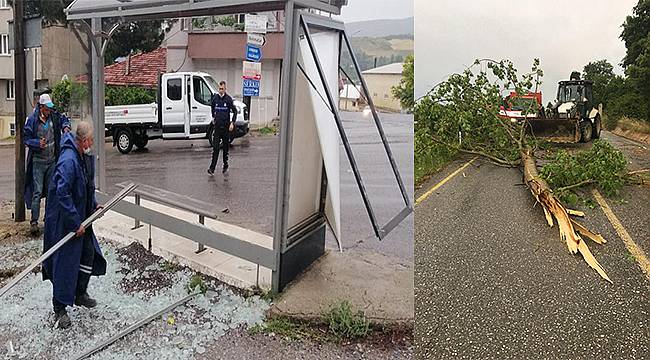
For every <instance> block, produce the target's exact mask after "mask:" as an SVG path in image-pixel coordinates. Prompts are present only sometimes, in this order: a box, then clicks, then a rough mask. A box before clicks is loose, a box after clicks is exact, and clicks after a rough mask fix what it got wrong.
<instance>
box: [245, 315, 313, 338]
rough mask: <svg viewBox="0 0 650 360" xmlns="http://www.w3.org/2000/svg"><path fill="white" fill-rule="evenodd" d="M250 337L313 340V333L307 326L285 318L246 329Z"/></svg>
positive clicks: (271, 320)
mask: <svg viewBox="0 0 650 360" xmlns="http://www.w3.org/2000/svg"><path fill="white" fill-rule="evenodd" d="M248 333H249V334H250V335H255V334H273V335H277V336H280V337H282V338H284V339H286V340H293V341H296V340H305V339H314V338H315V335H314V331H313V330H310V328H309V327H308V325H307V324H304V323H300V322H295V321H292V320H290V319H288V318H285V317H279V318H274V319H270V320H268V321H266V322H265V323H263V324H259V325H255V326H253V327H251V328H249V329H248Z"/></svg>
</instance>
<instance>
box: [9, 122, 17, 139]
mask: <svg viewBox="0 0 650 360" xmlns="http://www.w3.org/2000/svg"><path fill="white" fill-rule="evenodd" d="M9 136H16V124H15V123H11V124H9Z"/></svg>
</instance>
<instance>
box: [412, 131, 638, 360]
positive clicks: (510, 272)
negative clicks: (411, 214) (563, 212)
mask: <svg viewBox="0 0 650 360" xmlns="http://www.w3.org/2000/svg"><path fill="white" fill-rule="evenodd" d="M603 137H604V138H606V139H607V140H609V141H610V142H611V143H612V144H613V145H614V146H616V147H618V148H619V149H621V150H622V151H623V152H624V153H625V154H626V156H627V157H628V159H629V160H630V167H631V168H632V169H639V168H642V167H645V168H647V167H650V150H649V148H650V147H648V146H644V145H641V144H638V143H634V142H632V141H628V140H626V139H623V138H620V137H618V136H614V135H612V134H609V133H603ZM571 146H572V147H587V146H590V145H585V144H581V145H571ZM468 160H469V158H463V159H459V160H457V161H454V162H452V163H451V164H449V165H448V166H447V167H446V168H445V169H443V170H442V171H441V172H440V173H439V174H437V175H436V176H434V177H433V178H432V179H431V180H430V181H429V182H427V183H426V184H424V186H423V187H422V188H421V189H418V191H417V192H416V198H417V197H418V196H420V195H421V194H423V193H425V192H426V191H427V189H430V188H431V187H432V186H434V185H435V184H437V183H439V182H440V181H441V180H442V179H444V178H445V177H447V176H448V175H449V174H450V173H452V172H453V171H454V170H456V169H458V168H459V167H460V166H461V165H463V164H464V163H466V162H467V161H468ZM622 199H623V201H621V200H620V199H607V203H608V204H609V206H610V207H611V208H612V210H613V212H614V213H615V214H616V216H617V217H618V219H619V220H620V221H621V223H622V224H623V226H624V227H625V228H626V229H627V231H628V233H629V235H630V237H631V238H632V239H633V240H634V241H635V243H636V244H638V245H639V246H640V247H641V248H642V249H643V250H644V251H645V253H646V254H650V191H649V188H648V186H647V185H646V186H644V187H642V186H627V187H625V189H624V191H623V193H622ZM583 210H584V211H585V212H586V218H585V219H584V220H582V222H583V223H584V224H586V225H587V227H589V228H590V229H592V230H593V231H596V232H600V233H601V234H602V235H603V236H604V237H605V238H606V239H607V240H608V242H607V244H605V245H603V246H599V245H597V244H594V243H591V242H589V243H588V246H589V248H590V249H591V251H592V253H593V254H594V255H595V257H596V258H597V259H598V261H599V262H600V263H601V264H602V265H603V267H604V268H605V270H606V271H607V273H608V275H609V276H610V278H611V279H612V280H613V282H614V283H613V284H609V283H607V282H605V281H603V280H602V279H601V278H600V277H599V276H598V274H597V273H596V272H595V271H593V270H592V269H591V268H589V266H588V265H587V264H586V262H585V261H584V260H583V259H582V258H581V256H580V255H570V254H569V252H568V251H567V248H566V245H565V243H564V242H563V241H561V240H560V238H559V235H558V230H557V227H553V228H549V227H548V225H547V224H546V221H545V218H544V214H543V212H542V209H541V208H540V206H535V201H534V199H533V197H532V196H531V194H530V192H529V191H528V189H526V188H525V187H524V186H522V175H521V173H520V171H519V170H518V169H505V168H501V167H496V166H493V165H490V164H487V163H484V162H482V161H477V162H476V163H475V164H472V165H470V166H468V167H467V168H466V169H465V170H463V171H461V172H460V173H459V174H458V175H456V176H455V177H453V178H452V179H450V180H449V181H448V182H447V183H445V184H444V185H443V186H441V187H440V188H438V189H437V190H436V191H435V192H434V193H433V194H432V195H431V196H429V197H428V198H426V200H424V201H422V202H421V203H419V204H418V205H417V206H416V209H415V228H416V232H415V289H416V290H415V296H416V298H415V305H416V327H415V334H416V344H417V345H416V358H418V359H446V358H456V359H506V358H507V359H648V357H649V356H650V355H649V354H650V278H648V276H650V274H647V275H646V274H644V273H643V272H642V271H641V268H640V266H639V263H638V262H637V260H638V259H635V258H634V257H632V256H631V255H630V254H629V251H628V250H627V248H626V246H625V245H624V243H623V241H622V240H621V238H620V237H619V236H618V234H617V232H616V231H615V230H614V228H613V226H612V225H611V224H610V222H609V221H608V219H607V217H606V216H605V214H604V213H603V211H602V210H601V208H600V207H599V206H598V205H596V208H594V209H583Z"/></svg>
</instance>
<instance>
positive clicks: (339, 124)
mask: <svg viewBox="0 0 650 360" xmlns="http://www.w3.org/2000/svg"><path fill="white" fill-rule="evenodd" d="M300 24H301V26H302V29H303V31H304V33H305V38H306V39H307V43H308V44H309V49H310V51H311V55H312V57H313V58H314V63H315V64H316V69H318V76H319V77H320V79H321V82H322V83H323V88H324V90H325V94H326V95H327V101H328V102H329V104H330V107H331V109H332V112H333V113H334V119H335V120H336V127H337V128H338V130H339V135H340V136H341V140H342V142H343V147H344V148H345V153H346V154H347V156H348V160H349V161H350V167H352V173H353V174H354V179H355V180H356V182H357V185H358V187H359V190H360V191H361V198H362V199H363V204H364V205H365V207H366V211H367V212H368V216H369V217H370V223H371V224H372V228H373V230H374V232H375V235H376V236H377V237H378V238H381V233H380V231H381V229H380V228H379V225H378V223H377V217H376V216H375V212H374V210H373V209H372V205H370V200H369V197H368V192H367V190H366V185H365V184H364V183H363V179H361V173H360V172H359V167H358V166H357V161H356V159H355V158H354V154H353V153H352V147H351V146H350V142H349V141H348V136H347V134H346V133H345V129H344V128H343V121H342V120H341V116H340V114H339V110H338V107H337V106H336V105H337V104H336V103H335V102H334V96H333V95H332V91H331V89H330V88H329V84H328V83H327V78H326V77H325V72H324V71H323V67H322V66H321V63H320V59H319V58H318V54H317V53H316V47H315V46H314V43H313V40H312V38H311V33H310V32H309V26H308V25H307V23H306V22H305V21H304V20H303V18H302V16H300Z"/></svg>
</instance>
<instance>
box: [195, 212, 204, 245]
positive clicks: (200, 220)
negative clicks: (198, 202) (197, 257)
mask: <svg viewBox="0 0 650 360" xmlns="http://www.w3.org/2000/svg"><path fill="white" fill-rule="evenodd" d="M199 224H201V225H203V226H205V216H203V215H199ZM203 251H205V245H203V244H201V243H199V248H198V249H196V251H195V253H196V254H198V253H201V252H203Z"/></svg>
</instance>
